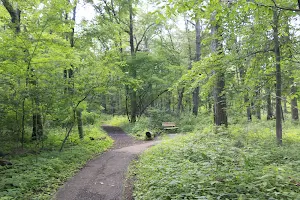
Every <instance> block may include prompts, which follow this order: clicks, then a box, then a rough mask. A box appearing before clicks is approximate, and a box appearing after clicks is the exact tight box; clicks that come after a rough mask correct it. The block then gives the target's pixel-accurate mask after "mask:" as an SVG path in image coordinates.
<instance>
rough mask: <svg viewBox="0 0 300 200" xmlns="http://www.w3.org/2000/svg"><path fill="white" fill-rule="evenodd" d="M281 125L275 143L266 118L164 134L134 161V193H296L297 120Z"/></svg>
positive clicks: (172, 195) (184, 196)
mask: <svg viewBox="0 0 300 200" xmlns="http://www.w3.org/2000/svg"><path fill="white" fill-rule="evenodd" d="M203 122H204V121H203ZM286 126H287V127H286V130H287V131H286V132H285V134H284V136H285V138H286V140H287V142H286V145H285V146H283V147H280V148H278V146H277V145H275V143H274V138H273V137H272V136H273V134H274V131H273V128H274V123H272V122H271V123H270V122H261V123H257V124H255V125H254V124H243V125H235V126H231V127H230V128H229V129H227V130H223V132H222V134H218V135H216V134H214V133H212V132H213V130H211V128H212V127H209V126H206V127H205V128H204V129H203V130H201V131H197V132H196V133H194V134H189V135H186V136H178V137H177V138H175V139H172V140H167V141H165V142H163V143H162V144H160V145H157V146H155V147H153V148H152V149H150V150H148V151H147V152H146V153H145V154H143V155H142V156H141V159H140V160H139V161H138V162H137V164H136V166H135V173H136V174H137V181H136V183H135V189H136V190H135V199H143V200H147V199H149V200H150V199H298V198H300V196H299V194H300V187H299V184H300V179H299V176H300V168H299V160H300V158H299V154H298V153H297V152H298V150H299V147H300V146H299V144H300V143H299V141H300V136H299V134H298V133H297V131H296V130H297V129H299V126H291V124H286Z"/></svg>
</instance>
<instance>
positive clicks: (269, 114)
mask: <svg viewBox="0 0 300 200" xmlns="http://www.w3.org/2000/svg"><path fill="white" fill-rule="evenodd" d="M273 118H274V114H273V108H272V100H271V91H270V89H268V91H267V120H271V119H273Z"/></svg>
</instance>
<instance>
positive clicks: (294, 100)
mask: <svg viewBox="0 0 300 200" xmlns="http://www.w3.org/2000/svg"><path fill="white" fill-rule="evenodd" d="M292 83H293V85H292V88H291V95H292V101H291V112H292V120H294V121H298V120H299V113H298V102H297V100H298V99H297V97H295V96H294V95H295V94H296V93H297V87H296V86H295V84H294V79H293V80H292Z"/></svg>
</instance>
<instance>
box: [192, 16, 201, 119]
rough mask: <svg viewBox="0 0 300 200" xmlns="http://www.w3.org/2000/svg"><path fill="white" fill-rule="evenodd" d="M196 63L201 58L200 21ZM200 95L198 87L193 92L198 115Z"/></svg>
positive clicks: (197, 34) (197, 24) (197, 27)
mask: <svg viewBox="0 0 300 200" xmlns="http://www.w3.org/2000/svg"><path fill="white" fill-rule="evenodd" d="M195 28H196V60H195V61H196V62H197V61H200V58H201V27H200V21H199V19H197V20H196V27H195ZM199 94H200V87H199V86H198V87H196V88H195V89H194V91H193V114H194V115H195V116H197V115H198V109H199Z"/></svg>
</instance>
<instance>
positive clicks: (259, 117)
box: [255, 89, 261, 120]
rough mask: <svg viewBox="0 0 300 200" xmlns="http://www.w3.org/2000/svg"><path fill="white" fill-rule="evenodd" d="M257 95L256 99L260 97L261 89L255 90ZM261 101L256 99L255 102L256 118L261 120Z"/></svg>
mask: <svg viewBox="0 0 300 200" xmlns="http://www.w3.org/2000/svg"><path fill="white" fill-rule="evenodd" d="M255 96H256V99H259V96H260V91H259V89H257V90H256V92H255ZM260 106H261V105H260V101H256V102H255V110H256V118H257V119H259V120H261V108H260Z"/></svg>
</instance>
